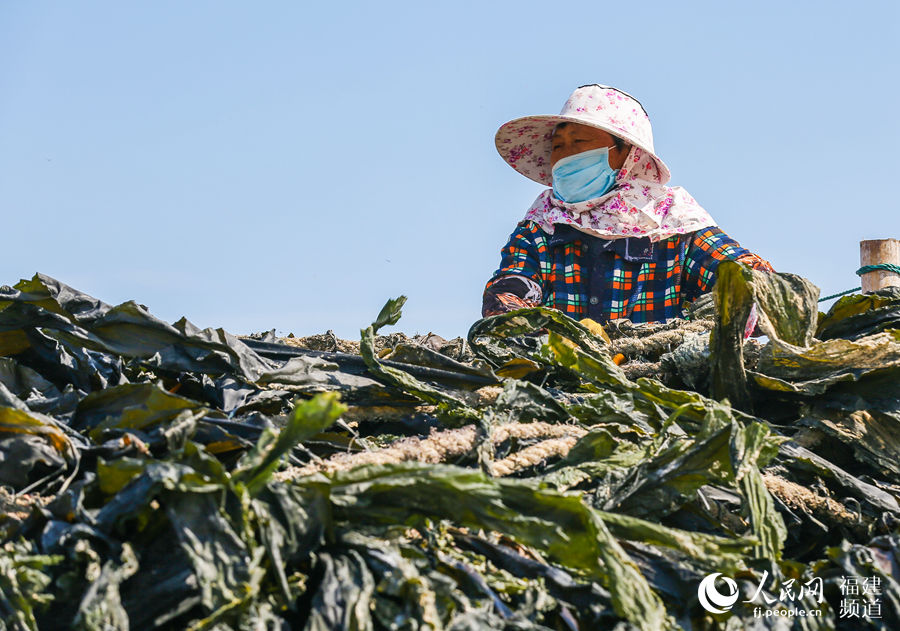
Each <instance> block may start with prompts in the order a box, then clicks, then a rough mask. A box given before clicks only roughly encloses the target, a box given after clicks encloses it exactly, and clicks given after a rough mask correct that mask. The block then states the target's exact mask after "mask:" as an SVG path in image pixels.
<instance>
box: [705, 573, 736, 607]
mask: <svg viewBox="0 0 900 631" xmlns="http://www.w3.org/2000/svg"><path fill="white" fill-rule="evenodd" d="M719 577H721V578H722V582H723V583H724V584H725V591H726V593H725V594H723V593H722V592H720V591H719V589H718V588H717V587H716V579H717V578H719ZM697 598H699V599H700V604H701V605H703V608H704V609H706V610H707V611H708V612H710V613H725V612H726V611H728V610H729V609H731V607H732V606H733V605H734V603H736V602H737V599H738V586H737V583H735V582H734V580H733V579H730V578H728V577H727V576H722V574H721V572H715V573H714V574H710V575H709V576H707V577H706V578H704V579H703V580H702V581H700V586H699V587H697Z"/></svg>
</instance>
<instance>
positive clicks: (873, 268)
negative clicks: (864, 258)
mask: <svg viewBox="0 0 900 631" xmlns="http://www.w3.org/2000/svg"><path fill="white" fill-rule="evenodd" d="M880 270H885V271H887V272H894V273H895V274H900V265H895V264H894V263H879V264H878V265H863V266H862V267H860V268H859V269H858V270H856V275H857V276H862V275H863V274H868V273H870V272H877V271H880ZM860 289H862V287H854V288H853V289H848V290H847V291H842V292H841V293H839V294H832V295H831V296H825V297H824V298H819V302H825V301H826V300H831V299H832V298H837V297H839V296H846V295H847V294H852V293H854V292H857V291H859V290H860Z"/></svg>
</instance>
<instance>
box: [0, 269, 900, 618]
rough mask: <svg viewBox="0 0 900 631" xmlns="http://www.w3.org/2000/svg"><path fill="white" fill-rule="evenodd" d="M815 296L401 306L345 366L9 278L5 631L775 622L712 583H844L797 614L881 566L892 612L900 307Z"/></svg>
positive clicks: (369, 332)
mask: <svg viewBox="0 0 900 631" xmlns="http://www.w3.org/2000/svg"><path fill="white" fill-rule="evenodd" d="M816 297H817V290H816V289H815V288H814V287H813V286H812V285H810V284H809V283H808V282H807V281H805V280H803V279H801V278H799V277H796V276H792V275H789V274H776V275H773V274H765V273H762V272H756V271H753V270H749V269H747V268H744V267H742V266H740V265H738V264H734V263H728V262H725V263H722V264H721V266H720V268H719V272H718V281H717V285H716V288H715V290H714V296H713V295H709V296H707V297H706V298H705V299H704V300H702V301H698V303H697V304H695V305H693V306H692V308H691V309H690V310H689V312H690V313H689V315H690V316H691V317H693V318H694V320H693V321H691V322H688V323H683V322H672V323H666V324H664V325H651V326H641V325H635V324H632V323H628V322H620V323H616V324H615V325H610V326H607V327H605V328H604V327H601V326H600V325H599V324H597V323H593V322H590V321H583V322H576V321H574V320H571V319H570V318H568V317H566V316H565V315H563V314H561V313H559V312H557V311H554V310H551V309H547V308H535V309H522V310H518V311H514V312H511V313H508V314H503V315H499V316H493V317H489V318H484V319H482V320H479V321H478V322H476V323H475V324H474V325H473V326H472V329H471V330H470V332H469V335H468V338H467V339H466V340H462V341H460V343H459V344H450V343H448V344H443V346H441V347H440V348H441V349H442V348H444V347H446V348H451V349H454V350H453V353H452V356H447V355H445V354H442V353H441V352H439V348H438V347H432V346H426V345H425V344H417V343H414V342H412V341H411V338H406V337H404V336H397V337H396V338H389V337H379V332H380V331H381V330H382V329H384V328H385V327H388V326H391V325H393V324H396V323H397V322H398V320H399V319H400V316H401V308H402V306H403V303H404V301H405V298H402V297H401V298H398V299H394V300H390V301H388V302H387V304H386V305H385V307H384V308H383V309H382V311H381V312H380V313H379V314H378V316H377V317H376V318H375V320H374V321H373V322H372V324H371V325H370V326H368V327H366V328H363V329H362V331H361V341H360V344H359V351H360V354H359V355H354V354H350V353H347V352H337V351H331V350H310V349H306V348H298V347H296V346H290V345H287V344H282V343H280V342H279V340H278V339H277V338H274V336H272V335H267V336H264V337H261V336H257V337H255V338H240V337H236V336H233V335H231V334H229V333H227V332H225V331H223V330H221V329H206V330H200V329H198V328H197V327H194V326H193V325H191V324H190V323H189V322H188V321H187V320H184V319H182V320H180V321H179V322H176V323H174V324H171V325H170V324H167V323H165V322H162V321H160V320H158V319H156V318H155V317H153V316H152V314H150V313H149V312H148V311H147V309H146V308H145V307H143V306H141V305H140V304H138V303H136V302H127V303H124V304H123V305H119V306H116V307H113V306H110V305H106V304H105V303H102V302H101V301H99V300H96V299H94V298H91V297H90V296H87V295H85V294H83V293H81V292H78V291H77V290H75V289H73V288H71V287H68V286H66V285H64V284H62V283H59V282H58V281H56V280H54V279H51V278H49V277H46V276H42V275H36V276H35V277H34V278H33V279H31V280H29V281H22V282H20V283H19V284H18V285H16V287H14V288H10V287H4V288H2V289H0V483H3V484H6V485H8V486H10V487H11V490H12V492H14V493H17V494H18V495H17V496H16V497H15V503H14V504H13V503H10V504H9V506H10V507H15V511H14V512H13V511H12V510H10V512H9V513H8V514H7V515H4V517H3V518H2V519H0V545H2V548H0V629H17V630H19V629H29V630H31V629H55V628H76V629H197V630H199V629H215V630H217V631H225V630H226V629H249V628H254V629H261V628H266V629H275V628H277V629H310V630H325V629H329V630H330V629H371V630H372V631H376V630H377V631H380V630H382V629H434V630H438V629H447V630H463V629H486V628H490V629H523V630H524V629H529V630H546V629H566V630H569V631H578V630H582V629H597V628H620V629H626V628H631V629H674V628H684V629H691V628H694V629H736V628H756V629H765V628H772V629H775V628H783V627H782V626H781V625H783V621H781V620H779V619H777V618H775V617H772V618H765V617H759V616H756V615H755V614H754V612H753V606H752V605H751V604H748V603H746V602H739V603H737V604H735V606H734V607H732V608H731V609H730V610H729V611H727V612H726V613H723V614H716V615H713V614H710V613H709V612H707V611H706V610H704V609H703V608H702V607H701V606H700V605H699V603H698V601H697V589H698V585H699V583H700V581H701V580H702V579H703V578H704V577H705V576H708V575H709V574H711V573H714V572H722V573H725V574H727V575H729V576H732V577H734V578H735V580H736V581H737V582H738V584H739V585H740V589H741V590H742V594H744V598H743V599H742V600H744V599H747V598H749V597H750V596H751V595H752V593H753V590H754V589H755V587H756V586H757V585H760V584H761V583H762V582H763V581H766V583H765V585H764V586H763V587H764V588H765V589H764V590H763V593H764V594H765V595H766V596H767V597H769V598H770V599H771V601H772V603H773V604H772V607H787V606H789V603H788V602H787V601H786V599H785V597H784V596H783V595H781V596H779V593H778V589H777V586H778V585H781V584H784V583H785V582H787V581H790V580H795V581H798V580H802V581H808V580H810V579H813V578H821V579H822V580H823V582H824V585H825V593H824V596H825V602H823V603H821V605H817V606H819V607H820V608H821V610H822V614H823V615H822V616H821V617H819V618H806V619H804V620H802V621H798V622H797V625H798V628H804V629H833V628H856V627H854V626H852V624H850V625H849V626H848V625H847V624H845V622H846V621H845V620H843V619H842V618H841V617H840V616H839V613H840V611H841V606H842V604H843V603H842V596H843V594H842V593H841V591H840V582H839V577H840V576H841V575H849V574H855V575H859V576H869V577H877V578H878V579H879V580H880V581H881V583H880V584H881V587H882V592H883V599H882V602H881V604H882V606H883V613H884V615H883V617H882V619H881V621H880V622H878V621H870V622H869V623H866V624H868V625H869V627H870V628H891V626H896V622H897V620H898V616H900V582H898V579H900V575H898V573H897V571H896V567H897V558H896V553H897V552H896V551H897V549H898V543H897V541H898V528H900V504H898V501H897V496H898V495H900V468H898V465H897V457H898V456H900V442H898V440H900V438H898V436H900V432H898V431H897V429H898V427H897V423H900V408H898V407H897V406H898V404H897V402H898V401H900V393H898V392H897V390H896V388H897V384H898V383H900V380H898V379H897V377H898V374H897V370H898V350H897V349H898V347H900V338H898V327H897V326H895V325H896V324H897V320H896V318H895V314H894V311H895V310H896V297H895V296H894V295H893V293H891V292H881V293H879V294H876V295H870V296H850V297H847V298H844V299H842V300H841V301H838V303H837V304H836V305H835V307H833V308H832V310H831V312H829V314H827V315H825V316H822V317H818V316H817V313H816V309H815V308H816V304H815V299H816ZM752 317H757V318H758V321H759V324H758V332H761V333H764V334H765V335H766V336H767V337H768V340H767V342H766V343H765V345H763V346H762V349H761V352H760V353H759V355H760V357H759V361H758V362H757V361H756V360H755V359H754V360H753V363H752V364H750V365H748V363H747V356H746V349H747V345H746V343H745V342H744V337H745V333H746V332H747V330H748V321H749V320H751V318H752ZM698 318H710V319H711V320H703V321H699V320H698ZM817 318H818V319H817ZM751 324H752V323H751ZM710 326H712V328H713V330H712V334H711V335H706V334H705V333H704V331H706V330H707V329H708V328H709V327H710ZM332 337H333V335H332ZM391 339H393V340H394V341H389V340H391ZM332 347H333V348H334V349H348V348H352V347H353V345H351V344H344V343H340V344H338V342H337V341H333V344H332V346H331V347H328V348H332ZM467 349H471V351H472V353H474V355H475V357H476V359H475V360H474V361H468V360H467V361H463V360H461V357H462V355H463V351H464V350H466V352H468V350H467ZM623 349H625V350H627V353H624V354H626V355H627V357H626V361H627V362H631V361H640V360H643V361H654V362H655V361H657V360H659V361H660V364H659V365H660V366H661V367H664V368H665V370H661V372H660V374H658V375H653V374H651V373H649V372H648V371H647V370H644V371H635V370H632V369H631V368H630V367H629V365H628V364H626V365H625V368H623V367H622V366H620V365H619V364H618V362H620V361H621V358H618V359H617V360H616V361H614V360H613V355H614V354H615V353H618V352H623ZM660 354H662V356H660ZM698 358H700V359H699V360H698ZM698 361H699V362H700V363H707V364H708V365H709V369H710V370H709V373H710V378H709V389H708V390H707V389H706V388H705V387H704V388H703V389H700V385H701V384H703V383H706V381H707V379H706V377H705V376H703V375H697V374H695V373H696V371H697V365H698ZM647 365H649V364H647ZM636 374H643V375H647V374H650V376H649V377H647V376H644V377H641V378H636V379H635V378H632V377H630V376H629V375H632V376H634V375H636ZM695 376H696V379H694V377H695ZM685 385H688V386H691V385H696V386H697V387H696V388H691V389H685ZM417 449H418V450H420V451H421V453H416V452H415V450H417ZM35 493H37V494H40V495H37V496H35V495H33V494H35ZM4 497H7V495H3V494H0V501H6V500H4V499H3V498H4ZM4 506H6V504H4ZM4 510H7V509H6V508H4ZM773 586H774V587H773ZM867 602H869V604H872V602H871V599H870V600H869V601H867ZM879 625H881V626H879Z"/></svg>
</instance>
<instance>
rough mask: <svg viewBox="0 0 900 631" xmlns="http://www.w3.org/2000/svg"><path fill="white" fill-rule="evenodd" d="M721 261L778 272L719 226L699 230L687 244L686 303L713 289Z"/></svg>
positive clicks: (685, 264) (685, 265)
mask: <svg viewBox="0 0 900 631" xmlns="http://www.w3.org/2000/svg"><path fill="white" fill-rule="evenodd" d="M722 261H737V262H739V263H744V264H745V265H748V266H749V267H751V268H753V269H758V270H763V271H766V272H774V271H775V270H774V269H773V268H772V265H771V264H770V263H769V262H768V261H766V260H765V259H764V258H762V257H760V256H759V255H757V254H754V253H753V252H751V251H749V250H747V249H745V248H742V247H741V246H740V244H739V243H738V242H737V241H735V240H734V239H732V238H731V237H729V236H728V235H727V234H725V233H724V232H722V231H721V230H719V228H717V227H716V226H710V227H709V228H704V229H702V230H698V231H697V232H695V233H694V234H693V235H692V237H691V240H690V241H689V243H688V246H687V252H686V255H685V261H684V268H685V269H684V288H683V291H684V297H685V299H686V300H687V301H692V300H694V299H695V298H697V297H699V296H700V295H701V294H703V293H706V292H707V291H709V290H710V289H712V286H713V285H714V284H715V282H716V268H717V267H718V266H719V263H721V262H722Z"/></svg>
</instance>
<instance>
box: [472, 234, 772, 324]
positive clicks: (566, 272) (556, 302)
mask: <svg viewBox="0 0 900 631" xmlns="http://www.w3.org/2000/svg"><path fill="white" fill-rule="evenodd" d="M501 257H502V258H501V261H500V267H499V268H498V269H497V271H496V272H494V275H493V276H492V277H491V279H490V280H489V281H488V283H487V286H486V287H485V292H484V301H483V305H482V315H484V316H488V315H496V314H498V313H504V312H506V311H511V310H513V309H518V308H521V307H533V306H537V305H544V306H548V307H552V308H554V309H558V310H560V311H562V312H563V313H565V314H566V315H568V316H570V317H572V318H575V319H576V320H581V319H583V318H591V319H593V320H595V321H597V322H606V321H608V320H616V319H619V318H629V319H630V320H631V321H633V322H660V321H665V320H667V319H669V318H676V317H682V316H683V309H684V307H685V306H686V305H687V304H688V303H689V302H691V301H693V300H694V299H696V298H697V297H698V296H700V295H701V294H703V293H705V292H707V291H709V290H710V289H711V288H712V286H713V284H714V283H715V275H716V267H718V265H719V262H720V261H724V260H734V261H739V262H741V263H745V264H747V265H749V266H750V267H753V268H755V269H762V270H766V271H770V272H771V271H774V270H773V269H772V266H771V265H770V264H769V263H768V262H767V261H765V260H764V259H762V258H760V257H759V256H757V255H756V254H753V253H752V252H750V251H748V250H745V249H744V248H742V247H741V246H740V245H739V244H738V243H737V242H736V241H735V240H734V239H732V238H731V237H729V236H728V235H727V234H725V233H724V232H722V231H721V230H719V229H718V228H717V227H715V226H711V227H709V228H703V229H702V230H698V231H696V232H692V233H689V234H684V235H676V236H673V237H669V238H668V239H664V240H662V241H658V242H656V243H651V242H650V240H649V239H647V238H642V239H639V238H627V239H614V240H609V239H601V238H598V237H592V236H589V235H587V234H585V233H583V232H579V231H578V230H576V229H574V228H572V227H570V226H564V225H557V226H556V230H555V231H554V234H553V235H549V234H547V233H546V232H545V231H544V230H542V229H541V228H540V226H538V224H536V223H534V222H533V221H523V222H521V223H520V224H519V225H518V227H517V228H516V230H515V231H514V232H513V233H512V235H510V238H509V242H508V243H507V244H506V245H505V246H504V247H503V249H502V250H501Z"/></svg>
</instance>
